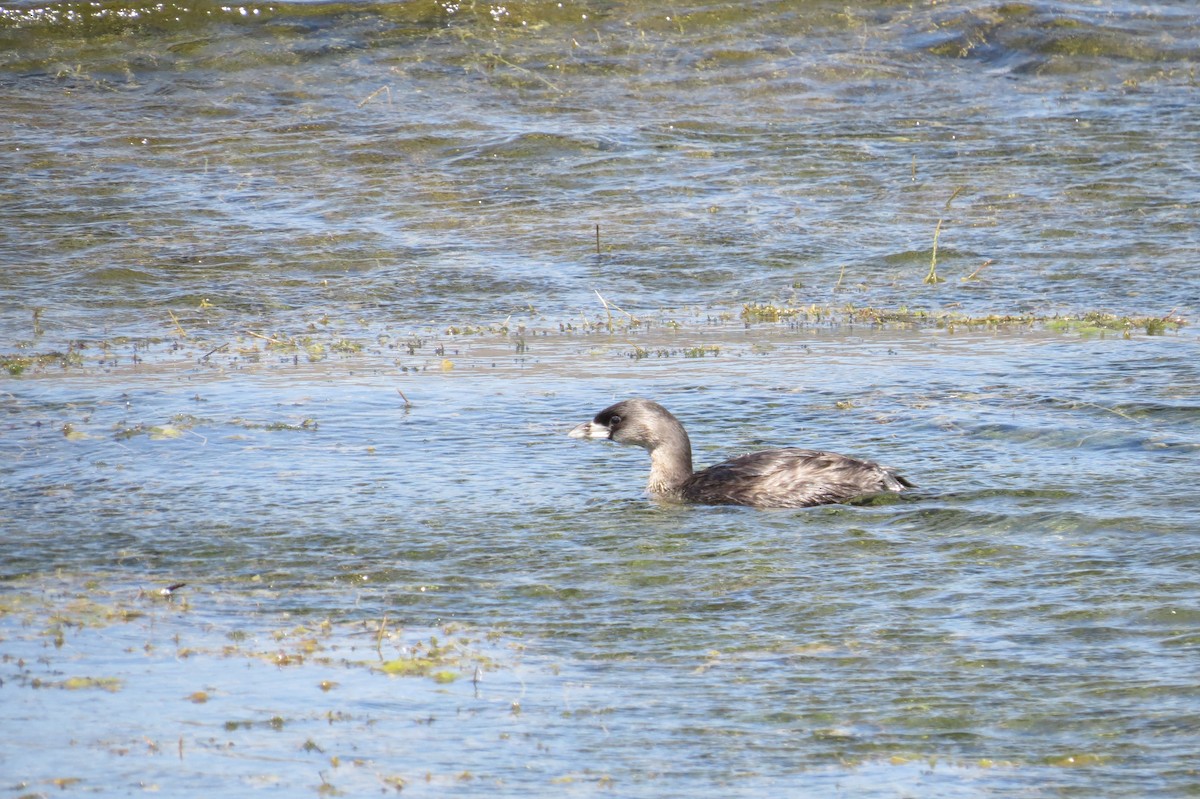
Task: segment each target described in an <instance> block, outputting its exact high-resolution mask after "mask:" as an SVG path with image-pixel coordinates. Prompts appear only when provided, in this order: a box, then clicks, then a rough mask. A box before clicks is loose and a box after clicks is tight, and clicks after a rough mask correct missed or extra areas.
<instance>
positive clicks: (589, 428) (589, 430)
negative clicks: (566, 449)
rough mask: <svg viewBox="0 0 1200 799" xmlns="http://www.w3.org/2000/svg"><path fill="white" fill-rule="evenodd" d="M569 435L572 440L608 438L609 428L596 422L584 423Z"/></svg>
mask: <svg viewBox="0 0 1200 799" xmlns="http://www.w3.org/2000/svg"><path fill="white" fill-rule="evenodd" d="M567 435H568V436H570V437H571V438H608V428H607V427H605V426H604V425H602V424H596V423H595V422H584V423H583V424H581V425H579V426H578V427H576V428H573V429H572V430H571V432H569V433H567Z"/></svg>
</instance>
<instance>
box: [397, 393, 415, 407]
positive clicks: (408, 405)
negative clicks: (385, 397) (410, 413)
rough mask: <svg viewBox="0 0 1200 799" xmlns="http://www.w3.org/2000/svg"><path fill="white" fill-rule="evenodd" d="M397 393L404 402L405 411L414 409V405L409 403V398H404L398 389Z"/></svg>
mask: <svg viewBox="0 0 1200 799" xmlns="http://www.w3.org/2000/svg"><path fill="white" fill-rule="evenodd" d="M396 393H397V394H399V395H400V399H402V400H404V410H408V409H409V408H411V407H412V403H411V402H409V401H408V397H406V396H404V392H403V391H401V390H400V389H396Z"/></svg>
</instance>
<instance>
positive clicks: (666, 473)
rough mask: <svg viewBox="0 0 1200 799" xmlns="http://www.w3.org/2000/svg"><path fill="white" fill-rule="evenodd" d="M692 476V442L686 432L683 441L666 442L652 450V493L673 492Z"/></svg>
mask: <svg viewBox="0 0 1200 799" xmlns="http://www.w3.org/2000/svg"><path fill="white" fill-rule="evenodd" d="M691 476H692V443H691V442H690V441H688V438H687V435H686V434H684V436H683V440H682V441H681V442H672V443H664V444H660V445H659V446H657V447H655V448H654V449H652V450H650V483H649V485H647V489H648V490H649V492H650V493H651V494H672V493H674V492H676V491H678V490H679V487H680V486H682V485H683V484H684V482H685V481H686V480H687V479H688V478H689V477H691Z"/></svg>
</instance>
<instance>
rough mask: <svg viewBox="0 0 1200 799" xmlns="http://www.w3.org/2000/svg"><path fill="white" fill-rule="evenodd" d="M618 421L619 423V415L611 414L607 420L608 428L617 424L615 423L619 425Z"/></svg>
mask: <svg viewBox="0 0 1200 799" xmlns="http://www.w3.org/2000/svg"><path fill="white" fill-rule="evenodd" d="M620 423H621V417H620V416H613V417H611V418H610V419H609V420H608V426H609V427H610V428H611V427H616V426H617V425H619V424H620Z"/></svg>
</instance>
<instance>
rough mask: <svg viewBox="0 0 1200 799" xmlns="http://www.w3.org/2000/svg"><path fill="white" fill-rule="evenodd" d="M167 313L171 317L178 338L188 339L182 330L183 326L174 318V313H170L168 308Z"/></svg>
mask: <svg viewBox="0 0 1200 799" xmlns="http://www.w3.org/2000/svg"><path fill="white" fill-rule="evenodd" d="M167 313H169V314H170V315H171V321H172V322H174V323H175V329H176V330H177V331H179V337H180V338H187V337H188V334H187V331H186V330H184V329H183V325H181V324H179V317H178V316H176V315H175V312H174V311H172V310H171V309H170V308H168V309H167Z"/></svg>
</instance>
